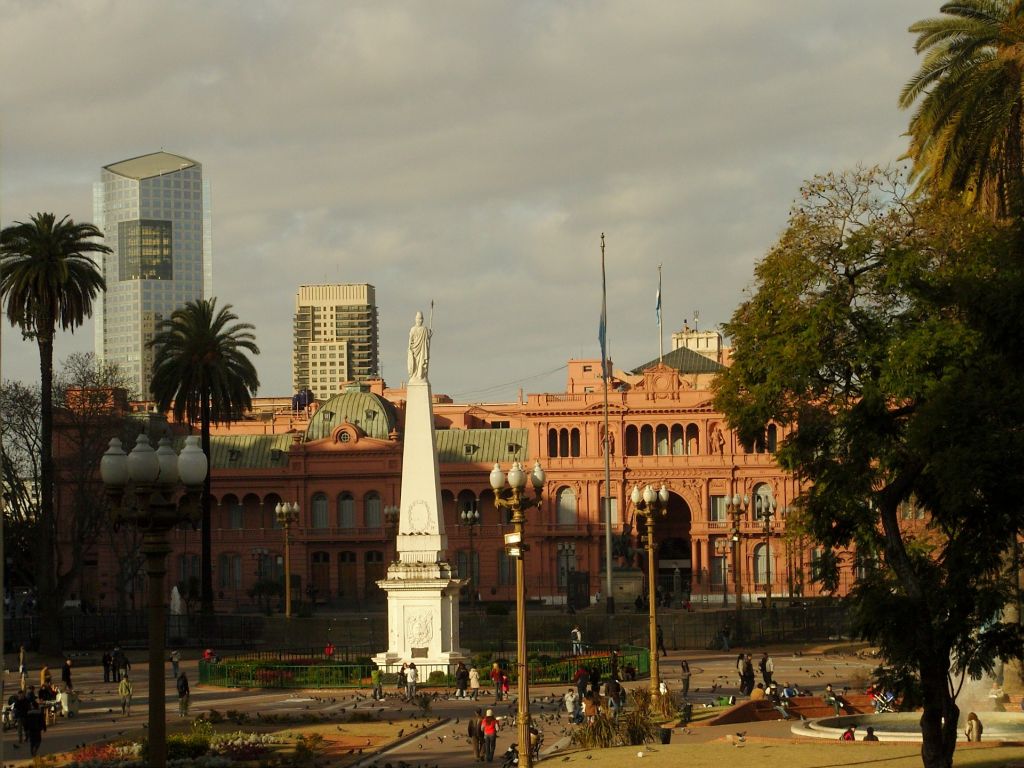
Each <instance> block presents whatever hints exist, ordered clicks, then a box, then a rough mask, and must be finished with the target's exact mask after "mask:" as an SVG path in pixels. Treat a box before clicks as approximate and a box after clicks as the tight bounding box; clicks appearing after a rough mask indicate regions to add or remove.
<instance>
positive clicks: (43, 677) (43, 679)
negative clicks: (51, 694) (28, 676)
mask: <svg viewBox="0 0 1024 768" xmlns="http://www.w3.org/2000/svg"><path fill="white" fill-rule="evenodd" d="M52 681H53V677H52V676H51V675H50V668H49V667H48V666H47V665H46V664H43V668H42V669H40V670H39V687H40V688H42V687H43V686H44V685H49V684H50V683H51V682H52Z"/></svg>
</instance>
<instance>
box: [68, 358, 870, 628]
mask: <svg viewBox="0 0 1024 768" xmlns="http://www.w3.org/2000/svg"><path fill="white" fill-rule="evenodd" d="M720 369H721V365H720V363H719V362H717V361H716V359H715V356H714V355H713V354H712V355H710V356H708V355H705V354H698V353H697V352H694V351H693V350H691V349H688V348H686V347H680V348H678V349H675V350H673V351H672V352H670V353H668V354H666V355H665V356H664V360H663V361H657V360H656V361H652V363H650V364H647V365H645V366H641V367H640V368H638V369H636V370H635V371H634V372H632V373H626V372H616V374H615V375H614V376H613V377H612V379H611V389H612V391H611V392H610V393H609V395H608V401H609V402H608V406H609V408H608V410H609V425H610V433H611V437H610V441H609V444H610V456H609V463H610V475H611V483H610V485H607V486H606V482H605V457H604V452H603V445H604V419H605V416H604V394H603V387H604V382H603V380H602V378H601V364H600V361H598V360H571V361H569V363H568V377H567V385H566V391H565V392H562V393H557V394H550V393H545V394H530V395H528V396H526V397H522V396H521V397H520V398H519V400H518V401H517V402H511V403H487V404H457V403H453V402H451V400H450V399H449V398H447V397H445V396H443V395H439V396H436V397H435V400H436V403H435V422H436V427H437V445H438V452H439V454H440V456H439V458H440V465H441V482H442V486H443V501H444V511H445V526H446V530H447V534H448V543H449V559H450V561H452V562H453V563H455V564H457V567H458V569H459V572H460V574H462V575H463V576H468V575H470V571H472V577H473V586H474V587H475V590H473V591H474V592H475V593H477V594H478V595H479V599H481V600H483V601H490V600H503V601H504V600H509V601H510V600H512V599H513V598H514V568H513V567H512V565H511V563H510V561H509V559H508V558H507V557H506V556H505V553H504V551H503V545H502V533H503V531H505V530H508V529H507V528H506V526H505V525H504V522H505V521H504V520H502V519H501V516H500V514H499V512H498V511H497V510H496V509H495V506H494V498H493V493H492V492H491V489H490V487H489V484H488V473H489V472H490V470H491V468H492V466H493V465H494V463H495V462H499V463H501V464H502V466H503V467H506V468H507V466H508V464H509V463H510V462H511V461H512V460H514V459H520V460H523V461H524V462H530V463H531V464H532V462H533V460H534V459H539V460H540V462H541V464H542V466H543V467H544V470H545V472H546V473H547V482H546V487H545V489H544V501H543V504H542V506H541V508H540V509H539V510H531V512H530V513H529V514H528V523H527V529H526V530H527V537H528V540H529V542H530V545H531V549H530V554H529V556H528V558H527V560H526V566H527V594H528V597H529V598H530V599H537V600H540V601H543V602H547V603H564V602H566V601H567V600H570V599H571V600H573V601H575V602H577V603H578V604H582V603H584V602H587V601H591V600H593V599H594V598H595V597H596V596H597V595H598V593H600V594H602V595H603V594H605V593H606V586H605V585H606V579H605V572H604V563H605V523H604V519H603V513H602V508H603V504H602V499H603V497H604V496H605V495H607V496H609V497H610V499H611V513H612V532H613V535H614V538H615V558H614V562H615V568H614V569H613V575H614V576H615V579H616V585H617V586H616V590H617V592H618V594H617V595H616V597H617V599H619V600H622V599H625V598H627V597H628V599H630V600H632V599H633V597H635V594H636V590H638V589H643V590H646V585H644V584H642V581H643V579H644V577H643V576H641V574H642V573H643V572H644V571H643V569H640V568H637V566H639V565H640V564H642V562H644V558H645V557H646V555H645V553H644V552H643V551H642V548H641V547H642V545H641V543H640V542H639V541H638V540H637V537H636V534H637V522H636V517H635V510H634V509H633V505H632V503H631V502H630V501H629V497H630V491H631V490H632V488H633V486H634V485H636V484H639V485H640V486H641V487H642V486H644V485H647V484H650V485H653V486H656V487H660V486H661V484H662V483H664V484H665V486H666V488H667V490H668V491H669V494H670V497H669V498H670V501H669V505H668V514H667V516H666V517H665V518H664V519H663V520H660V521H659V522H658V528H657V533H656V537H655V540H656V542H657V552H658V556H657V563H658V574H659V576H658V589H659V591H661V592H662V593H663V594H664V593H672V594H673V595H674V596H675V597H676V598H677V599H682V598H686V597H688V598H689V599H690V600H691V601H692V602H693V603H694V604H704V603H706V604H709V605H716V604H717V605H721V604H722V603H723V601H727V602H728V603H729V604H730V605H732V604H733V601H734V599H735V593H736V591H737V589H736V570H735V569H736V568H738V569H739V592H740V593H741V594H742V596H743V599H744V600H745V601H751V600H755V599H757V598H758V597H763V596H765V595H766V594H767V592H768V588H769V584H770V590H771V594H772V595H773V596H776V597H781V596H787V595H800V594H813V587H812V585H811V583H810V579H809V568H810V565H811V561H812V559H813V558H814V556H815V552H814V551H813V550H811V549H809V548H808V547H806V546H804V545H803V544H802V542H801V541H800V540H791V538H790V537H787V536H786V535H785V523H786V519H785V518H786V512H787V509H788V508H789V507H791V506H792V504H793V500H794V499H795V498H796V496H797V494H798V483H797V481H796V480H795V479H794V478H793V477H792V476H790V475H789V474H787V473H786V472H784V471H783V470H782V469H780V468H779V466H778V465H777V464H776V462H775V460H774V456H773V453H772V452H773V450H774V447H775V444H776V442H777V441H778V440H780V439H781V438H782V436H783V434H784V427H782V426H777V425H769V426H768V429H767V431H766V435H765V441H764V444H763V445H759V446H756V447H751V448H750V449H749V450H748V449H745V448H744V447H743V446H741V445H739V444H738V442H737V440H736V437H735V435H734V434H733V433H732V432H731V431H730V430H729V429H728V427H727V426H726V424H725V422H724V419H723V417H722V415H721V414H720V413H718V412H716V411H715V410H714V408H713V407H712V404H711V393H710V390H709V383H710V381H711V380H712V378H713V377H714V375H715V372H716V371H717V370H720ZM403 413H404V390H393V389H387V388H385V386H384V383H383V382H382V381H379V380H378V381H371V382H369V383H367V384H364V385H359V386H352V387H349V388H348V389H347V390H346V391H343V392H342V393H340V394H338V395H335V396H334V397H332V398H331V399H329V400H327V401H326V402H323V403H322V404H320V405H319V407H316V406H314V407H312V408H309V409H300V410H298V411H296V410H293V408H292V402H291V399H290V398H277V399H274V398H265V399H260V400H258V401H257V402H256V403H254V408H253V411H252V412H251V413H250V414H249V415H248V417H247V419H246V420H244V421H242V422H240V423H237V424H233V425H230V426H229V427H221V428H219V429H218V430H217V431H216V432H215V435H214V438H213V456H212V464H213V469H212V472H213V495H214V503H215V506H214V511H213V572H214V594H215V597H216V602H217V606H218V609H219V610H225V611H231V610H251V609H252V608H253V607H254V606H255V601H254V599H253V598H252V597H250V595H249V590H250V588H251V587H252V586H253V584H255V583H256V582H257V581H259V580H261V579H264V578H277V579H280V577H281V574H282V561H283V541H284V536H283V531H282V530H281V529H280V528H279V527H278V526H277V523H276V520H275V514H274V510H275V507H276V506H277V504H278V503H279V502H282V501H285V502H297V503H298V504H299V507H300V513H299V520H298V522H297V523H296V524H295V525H293V526H292V528H291V549H290V556H291V565H292V572H293V575H294V577H297V579H296V581H297V583H298V585H299V586H297V587H296V597H298V596H299V591H300V590H301V593H302V595H301V596H302V597H303V599H308V598H309V597H314V598H315V599H316V601H317V602H319V603H326V604H328V605H330V606H333V607H337V608H350V607H351V608H358V607H363V606H366V605H369V604H374V603H379V604H382V603H383V600H384V593H383V591H382V590H380V589H379V588H378V587H377V586H376V583H375V582H376V581H377V580H378V579H382V578H384V576H385V572H386V570H387V566H388V564H389V563H390V561H391V559H392V557H393V554H394V530H393V528H392V527H391V526H390V525H389V514H388V512H389V509H390V508H391V507H393V506H395V505H397V504H398V501H399V499H398V495H399V488H400V485H401V471H402V442H401V435H402V428H403ZM732 496H739V497H741V498H743V497H746V499H747V503H746V505H745V506H743V505H742V504H741V507H742V509H739V510H733V511H731V510H730V509H729V508H728V506H727V505H728V503H729V499H730V498H731V497H732ZM771 502H774V504H775V516H774V518H773V519H771V520H770V521H769V522H768V523H766V521H765V519H764V517H763V516H761V515H760V514H759V512H760V510H763V509H768V508H770V503H771ZM466 509H475V510H477V511H478V512H479V524H478V525H475V526H469V525H465V524H463V521H462V519H461V514H460V513H461V512H462V511H463V510H466ZM624 531H625V533H626V534H631V535H626V536H623V533H624ZM734 539H735V540H736V541H734ZM171 544H172V546H173V547H174V553H173V554H172V555H171V557H170V559H169V582H170V583H175V582H185V583H186V584H187V583H188V582H189V580H190V578H192V577H196V578H198V576H199V551H200V549H199V546H200V545H199V533H198V531H193V530H191V529H188V530H186V529H181V530H178V531H175V532H173V533H172V535H171ZM119 557H122V555H121V554H120V553H115V552H114V551H113V550H112V549H111V548H110V547H108V546H103V547H101V548H100V549H99V550H98V551H97V552H96V557H95V559H94V560H92V561H91V563H90V565H89V566H88V567H87V569H86V572H85V573H84V574H83V577H82V583H81V590H80V594H81V595H82V597H84V598H86V599H89V600H91V601H93V602H94V603H95V604H98V605H99V606H101V607H103V608H108V609H109V608H113V607H114V605H115V602H116V601H115V596H114V593H115V579H114V578H113V574H114V573H115V572H116V569H117V561H118V558H119ZM852 567H853V566H852V564H850V565H848V566H847V567H845V570H844V581H843V589H842V590H841V591H845V588H846V587H847V586H848V584H849V581H850V578H851V577H852ZM143 581H144V580H143V579H142V578H141V576H140V578H139V584H140V586H139V588H140V589H141V588H142V587H141V584H142V582H143ZM467 596H468V595H467ZM136 599H137V600H138V596H136Z"/></svg>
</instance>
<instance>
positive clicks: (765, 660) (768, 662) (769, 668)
mask: <svg viewBox="0 0 1024 768" xmlns="http://www.w3.org/2000/svg"><path fill="white" fill-rule="evenodd" d="M757 667H758V669H760V670H761V677H762V679H763V680H764V687H765V688H768V687H769V686H771V684H772V682H774V681H773V680H772V675H773V674H774V673H775V662H774V661H773V660H772V657H771V656H769V655H768V652H767V651H765V652H764V654H763V655H762V656H761V661H760V662H758V664H757Z"/></svg>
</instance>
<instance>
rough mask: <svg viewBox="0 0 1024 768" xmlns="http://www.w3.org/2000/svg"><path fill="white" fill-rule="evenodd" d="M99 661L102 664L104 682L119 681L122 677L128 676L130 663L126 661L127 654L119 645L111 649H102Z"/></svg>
mask: <svg viewBox="0 0 1024 768" xmlns="http://www.w3.org/2000/svg"><path fill="white" fill-rule="evenodd" d="M101 663H102V664H103V682H104V683H118V682H120V681H121V678H122V677H127V676H128V673H129V672H130V671H131V668H132V663H131V662H130V661H128V655H127V654H126V653H125V652H124V651H122V650H121V648H120V647H119V646H118V647H115V648H114V650H112V651H104V653H103V658H102V659H101Z"/></svg>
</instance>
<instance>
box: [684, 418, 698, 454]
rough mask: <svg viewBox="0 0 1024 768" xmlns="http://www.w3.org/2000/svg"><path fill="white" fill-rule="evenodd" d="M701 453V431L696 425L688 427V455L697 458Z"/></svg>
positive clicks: (688, 425)
mask: <svg viewBox="0 0 1024 768" xmlns="http://www.w3.org/2000/svg"><path fill="white" fill-rule="evenodd" d="M698 453H700V430H699V429H697V425H696V424H687V425H686V455H687V456H696V455H697V454H698Z"/></svg>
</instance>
